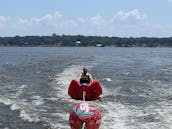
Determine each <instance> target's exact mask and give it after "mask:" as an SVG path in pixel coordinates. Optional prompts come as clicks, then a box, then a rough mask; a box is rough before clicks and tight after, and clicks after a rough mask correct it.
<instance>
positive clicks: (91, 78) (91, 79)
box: [89, 74, 93, 82]
mask: <svg viewBox="0 0 172 129" xmlns="http://www.w3.org/2000/svg"><path fill="white" fill-rule="evenodd" d="M89 77H90V81H91V82H92V81H93V77H92V75H91V74H89Z"/></svg>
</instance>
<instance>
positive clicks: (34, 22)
mask: <svg viewBox="0 0 172 129" xmlns="http://www.w3.org/2000/svg"><path fill="white" fill-rule="evenodd" d="M61 17H62V15H61V14H60V13H59V12H55V13H54V14H47V15H45V16H42V17H32V18H30V19H23V18H20V19H19V20H18V21H17V23H18V24H25V25H29V26H34V25H38V24H41V23H43V22H53V21H56V20H58V19H60V18H61Z"/></svg>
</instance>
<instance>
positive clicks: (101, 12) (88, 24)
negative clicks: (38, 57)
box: [0, 0, 172, 37]
mask: <svg viewBox="0 0 172 129" xmlns="http://www.w3.org/2000/svg"><path fill="white" fill-rule="evenodd" d="M52 33H56V34H59V35H61V34H65V35H93V36H94V35H97V36H119V37H130V36H132V37H143V36H146V37H172V0H0V36H15V35H20V36H25V35H51V34H52Z"/></svg>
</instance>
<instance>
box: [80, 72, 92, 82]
mask: <svg viewBox="0 0 172 129" xmlns="http://www.w3.org/2000/svg"><path fill="white" fill-rule="evenodd" d="M80 83H90V76H89V75H87V74H85V73H82V75H81V78H80Z"/></svg>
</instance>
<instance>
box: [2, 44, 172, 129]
mask: <svg viewBox="0 0 172 129" xmlns="http://www.w3.org/2000/svg"><path fill="white" fill-rule="evenodd" d="M83 66H87V67H88V68H89V72H90V73H92V75H93V77H94V78H95V79H97V80H99V81H100V83H101V84H102V88H103V95H102V96H101V98H100V99H98V100H94V101H89V103H92V104H95V105H97V107H99V109H100V111H101V114H102V125H101V129H157V128H158V129H171V128H172V78H171V75H172V49H171V48H91V47H89V48H46V47H42V48H41V47H37V48H24V47H23V48H22V47H1V48H0V128H2V129H18V128H20V129H30V128H32V129H44V128H47V127H51V128H52V129H70V127H69V124H68V119H69V114H70V111H71V109H72V108H73V106H74V105H75V104H76V103H81V102H82V101H78V100H74V99H71V98H70V97H69V96H68V94H67V90H68V86H69V83H70V81H71V80H72V79H75V78H76V77H77V75H78V74H79V73H80V72H81V70H82V67H83Z"/></svg>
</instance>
